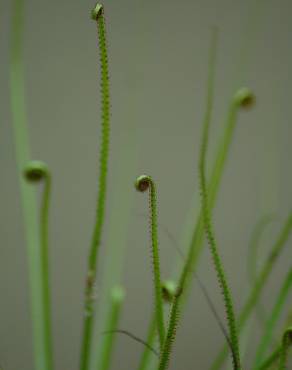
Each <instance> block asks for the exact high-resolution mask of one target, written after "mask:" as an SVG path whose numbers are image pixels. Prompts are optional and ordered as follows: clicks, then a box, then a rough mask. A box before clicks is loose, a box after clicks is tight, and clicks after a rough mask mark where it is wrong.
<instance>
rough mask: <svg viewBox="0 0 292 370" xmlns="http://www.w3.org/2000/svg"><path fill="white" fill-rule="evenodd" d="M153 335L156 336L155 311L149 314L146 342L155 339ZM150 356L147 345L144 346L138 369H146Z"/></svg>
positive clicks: (151, 341)
mask: <svg viewBox="0 0 292 370" xmlns="http://www.w3.org/2000/svg"><path fill="white" fill-rule="evenodd" d="M155 337H156V313H155V311H154V313H153V314H152V316H151V319H150V324H149V328H148V334H147V343H148V344H149V343H153V342H154V340H155ZM150 356H151V351H150V349H149V348H148V347H145V348H144V351H143V354H142V357H141V360H140V364H139V367H138V369H139V370H146V369H147V366H148V363H149V359H150Z"/></svg>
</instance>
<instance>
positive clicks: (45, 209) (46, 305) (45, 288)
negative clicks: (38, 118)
mask: <svg viewBox="0 0 292 370" xmlns="http://www.w3.org/2000/svg"><path fill="white" fill-rule="evenodd" d="M24 177H25V178H26V180H27V181H28V182H31V183H39V182H41V181H44V191H43V197H42V205H41V215H40V263H41V287H42V296H41V299H42V308H43V313H42V317H43V320H44V321H43V336H44V347H45V348H44V350H45V356H46V363H47V367H48V368H49V369H52V368H53V348H52V324H51V300H50V282H49V233H48V230H49V206H50V196H51V174H50V172H49V169H48V167H47V165H46V164H45V163H43V162H40V161H30V162H28V164H27V165H26V167H25V169H24Z"/></svg>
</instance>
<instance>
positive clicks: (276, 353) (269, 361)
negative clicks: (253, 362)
mask: <svg viewBox="0 0 292 370" xmlns="http://www.w3.org/2000/svg"><path fill="white" fill-rule="evenodd" d="M281 350H282V346H279V347H277V348H276V349H275V350H274V351H273V352H272V353H271V354H270V355H269V356H268V357H267V358H266V359H265V360H264V361H263V362H262V364H261V365H260V366H259V367H258V368H257V370H267V369H269V368H270V367H271V366H272V365H273V364H274V362H275V361H277V359H278V358H279V356H280V353H281Z"/></svg>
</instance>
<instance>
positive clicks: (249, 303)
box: [211, 213, 292, 370]
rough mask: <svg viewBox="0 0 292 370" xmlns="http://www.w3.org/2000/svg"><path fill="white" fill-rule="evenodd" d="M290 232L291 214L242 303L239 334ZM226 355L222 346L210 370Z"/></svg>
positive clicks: (219, 364)
mask: <svg viewBox="0 0 292 370" xmlns="http://www.w3.org/2000/svg"><path fill="white" fill-rule="evenodd" d="M291 231H292V213H290V214H289V216H288V218H287V220H286V222H285V224H284V225H283V227H282V229H281V231H280V233H279V236H278V238H277V239H276V242H275V244H274V245H273V246H272V249H271V251H270V254H269V256H268V258H267V260H266V262H265V264H264V266H263V267H262V269H261V271H260V272H259V274H258V277H257V279H256V282H255V284H254V286H253V288H252V289H251V291H250V294H249V296H248V297H247V300H246V301H245V303H244V306H243V308H242V310H241V312H240V314H239V319H238V330H239V332H241V330H242V328H243V327H244V325H245V323H246V322H247V320H248V319H249V317H250V315H251V313H252V311H253V309H254V307H255V305H256V304H257V302H258V300H259V297H260V295H261V293H262V291H263V288H264V286H265V284H266V282H267V280H268V278H269V276H270V274H271V272H272V269H273V267H274V265H275V263H276V261H277V260H278V257H279V255H280V254H281V252H282V250H283V247H284V246H285V244H286V242H287V240H288V238H289V236H290V234H291ZM227 353H228V348H227V347H226V346H224V347H223V348H222V349H221V350H220V352H219V353H218V355H217V357H216V358H215V361H214V362H213V364H212V366H211V370H217V369H220V368H221V367H222V365H223V363H224V361H225V359H226V356H227Z"/></svg>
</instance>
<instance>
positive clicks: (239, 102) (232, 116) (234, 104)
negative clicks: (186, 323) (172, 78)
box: [181, 88, 253, 301]
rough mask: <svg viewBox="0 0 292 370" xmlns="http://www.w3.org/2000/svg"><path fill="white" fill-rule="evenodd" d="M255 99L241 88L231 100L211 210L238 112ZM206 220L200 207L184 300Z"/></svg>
mask: <svg viewBox="0 0 292 370" xmlns="http://www.w3.org/2000/svg"><path fill="white" fill-rule="evenodd" d="M252 101H253V95H252V93H251V91H250V90H249V89H247V88H241V89H239V90H238V91H237V92H236V93H235V95H234V97H233V98H232V100H231V103H230V107H229V111H228V116H227V120H226V125H225V129H224V134H223V136H222V138H221V141H220V143H219V145H218V150H217V153H216V156H215V163H214V165H213V167H212V170H211V176H210V180H209V183H208V194H209V196H208V205H209V209H210V211H212V210H213V208H214V206H215V202H216V198H217V194H218V190H219V186H220V182H221V179H222V175H223V170H224V167H225V164H226V160H227V157H228V152H229V149H230V146H231V142H232V138H233V134H234V130H235V125H236V122H237V116H238V112H239V110H240V109H241V108H244V107H246V106H248V105H249V104H251V103H252ZM203 237H204V220H203V211H202V208H201V209H200V212H199V216H198V219H197V222H196V225H195V229H194V232H193V235H192V239H191V243H190V246H189V249H188V253H187V261H188V265H189V270H188V271H187V272H186V273H187V276H186V286H185V293H184V297H185V298H184V301H185V300H186V298H187V295H188V291H189V288H190V281H191V280H190V275H191V273H192V271H193V270H194V269H195V266H196V264H197V261H198V258H199V256H200V253H201V251H202V248H203V246H204V244H203V240H204V238H203ZM183 271H184V269H183V270H182V272H181V274H183V273H184V272H183Z"/></svg>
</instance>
